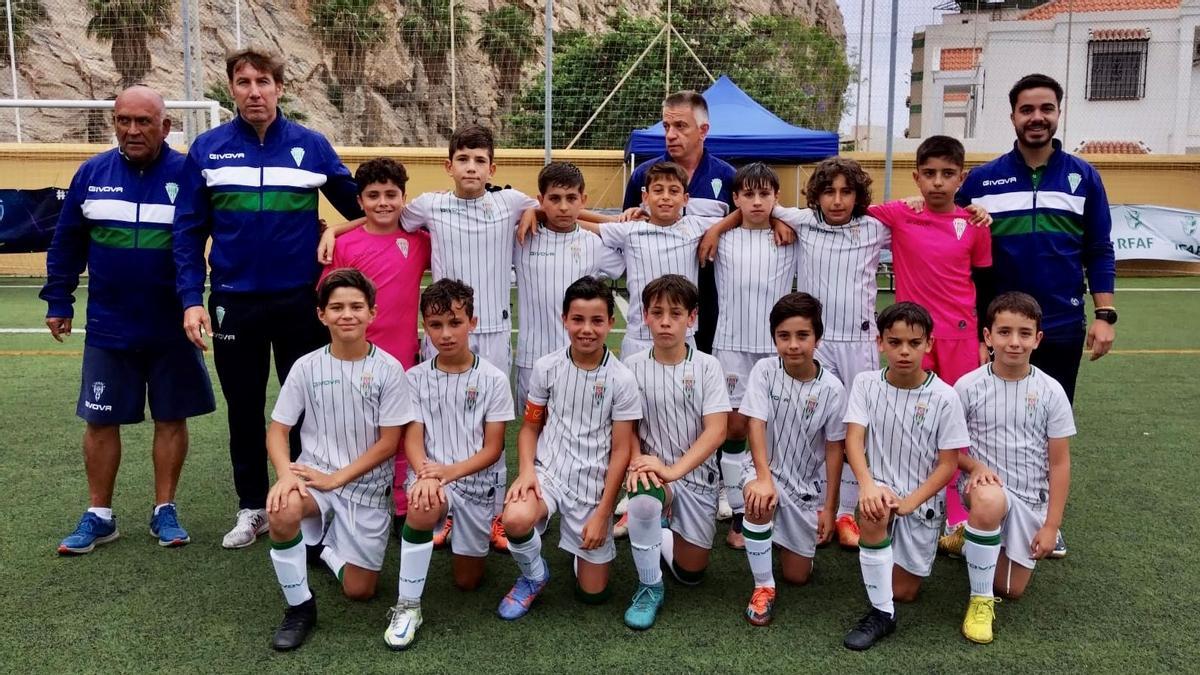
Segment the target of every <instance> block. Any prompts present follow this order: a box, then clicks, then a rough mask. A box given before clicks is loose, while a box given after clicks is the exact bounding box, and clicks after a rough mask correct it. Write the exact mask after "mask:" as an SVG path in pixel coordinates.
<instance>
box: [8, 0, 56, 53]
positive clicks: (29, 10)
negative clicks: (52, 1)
mask: <svg viewBox="0 0 1200 675" xmlns="http://www.w3.org/2000/svg"><path fill="white" fill-rule="evenodd" d="M12 10H13V15H12V32H13V35H12V38H13V47H15V48H16V50H17V51H18V52H19V51H21V50H22V49H24V48H25V45H26V44H27V43H28V42H29V30H30V29H31V28H33V27H34V25H36V24H39V23H41V22H43V21H45V20H46V19H48V18H50V15H49V14H48V13H47V12H46V6H45V5H43V4H42V0H12ZM0 28H3V29H4V31H5V32H7V31H8V7H7V6H6V5H3V4H0ZM0 59H3V60H4V61H6V62H7V61H8V36H7V35H5V36H4V37H3V38H0Z"/></svg>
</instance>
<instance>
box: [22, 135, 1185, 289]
mask: <svg viewBox="0 0 1200 675" xmlns="http://www.w3.org/2000/svg"><path fill="white" fill-rule="evenodd" d="M1009 130H1010V131H1009V133H1010V136H1009V138H1010V140H1009V141H1008V142H1009V143H1011V127H1009ZM105 149H107V148H106V147H105V146H95V145H21V144H0V188H42V187H53V186H58V187H66V186H68V185H69V184H70V182H71V176H72V175H74V173H75V170H76V169H77V168H78V167H79V164H80V163H81V162H83V161H84V160H86V159H87V158H88V157H91V156H92V155H94V154H96V153H98V152H102V151H103V150H105ZM338 152H339V154H340V155H341V157H342V159H343V160H344V161H345V162H346V164H347V165H348V166H350V168H351V170H353V169H354V168H355V167H356V166H357V165H358V164H359V163H361V162H363V161H365V160H367V159H371V158H373V157H379V156H389V157H393V158H395V159H398V160H400V161H401V162H404V165H405V167H406V168H407V169H408V173H409V185H408V193H409V195H410V196H415V195H418V194H421V193H422V192H426V191H429V190H445V189H449V188H450V187H451V182H450V179H449V177H448V176H446V174H445V171H444V169H443V161H444V159H445V151H443V150H441V149H425V148H338ZM847 156H848V157H851V158H853V159H856V160H858V161H859V162H861V163H862V164H863V166H864V167H865V168H866V169H867V171H868V172H869V173H870V174H871V177H872V179H873V180H874V189H873V193H874V198H875V199H876V200H877V201H879V200H882V199H883V183H884V179H883V169H884V155H883V153H879V152H873V153H849V154H848V155H847ZM994 156H995V155H994V154H977V153H972V154H969V155H968V156H967V163H968V165H969V166H975V165H978V164H982V163H983V162H986V161H988V160H990V159H992V158H993V157H994ZM555 159H561V160H564V161H571V162H574V163H576V164H577V165H578V166H579V167H580V168H581V169H582V170H583V173H584V177H585V179H586V180H587V190H588V194H589V199H590V204H591V205H592V206H596V207H619V206H620V205H621V199H622V196H623V194H624V186H625V180H626V176H627V172H628V165H627V164H624V163H623V162H622V154H621V152H620V151H617V150H578V151H570V152H565V151H564V152H559V153H556V154H555ZM1088 159H1089V161H1091V162H1092V163H1093V164H1095V165H1096V167H1097V168H1098V169H1099V170H1100V174H1101V176H1102V177H1103V179H1104V184H1105V186H1106V187H1107V188H1108V195H1109V200H1110V201H1112V202H1113V203H1130V204H1158V205H1161V206H1173V207H1177V208H1183V209H1191V210H1196V211H1200V189H1197V188H1198V187H1200V156H1197V155H1186V156H1185V155H1177V156H1171V155H1142V156H1126V155H1092V156H1089V157H1088ZM496 164H497V166H498V169H497V172H496V177H495V179H494V180H493V182H494V183H497V184H510V185H512V186H513V187H515V188H518V189H521V190H524V191H526V192H528V193H530V194H536V192H537V172H538V171H539V170H540V169H541V167H542V151H541V150H499V151H497V153H496ZM914 168H915V166H914V161H913V154H912V153H911V152H900V151H897V155H896V161H895V166H894V168H893V174H892V175H893V183H892V185H893V192H892V196H893V197H894V198H899V197H905V196H909V195H914V194H916V193H917V190H916V186H915V184H914V183H913V180H912V171H913V169H914ZM776 169H777V170H778V171H779V173H780V180H781V183H782V190H781V191H780V202H781V203H783V204H786V205H799V204H800V203H801V198H800V196H799V195H800V194H801V192H802V188H803V185H804V183H805V182H806V181H807V180H808V177H809V176H810V175H811V173H812V166H811V165H804V166H798V167H797V166H779V167H776ZM321 208H322V216H323V217H325V218H326V219H327V220H329V221H331V222H333V221H336V220H338V219H339V216H338V214H337V213H336V212H335V211H334V210H333V209H332V208H331V207H330V206H329V205H328V203H326V202H325V201H324V198H322V204H321ZM44 273H45V262H44V256H43V255H41V254H30V255H19V254H16V255H0V274H30V275H40V274H44Z"/></svg>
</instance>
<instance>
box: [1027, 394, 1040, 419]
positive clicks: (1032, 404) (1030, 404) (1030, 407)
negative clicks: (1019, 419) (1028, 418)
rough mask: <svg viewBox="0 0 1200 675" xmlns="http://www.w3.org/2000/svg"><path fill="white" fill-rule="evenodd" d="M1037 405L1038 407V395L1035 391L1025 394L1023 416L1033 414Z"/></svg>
mask: <svg viewBox="0 0 1200 675" xmlns="http://www.w3.org/2000/svg"><path fill="white" fill-rule="evenodd" d="M1037 405H1038V393H1037V392H1036V391H1031V392H1029V393H1028V394H1025V414H1026V415H1032V414H1033V413H1035V412H1037Z"/></svg>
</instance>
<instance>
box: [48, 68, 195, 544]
mask: <svg viewBox="0 0 1200 675" xmlns="http://www.w3.org/2000/svg"><path fill="white" fill-rule="evenodd" d="M113 122H114V127H115V131H116V136H117V144H118V147H117V148H115V149H113V150H109V151H108V152H103V153H101V154H99V155H97V156H95V157H93V158H91V159H89V160H88V161H86V162H84V163H83V165H82V166H80V167H79V170H78V171H77V172H76V173H75V177H74V178H73V179H72V180H71V187H70V189H69V190H67V192H66V196H65V198H64V199H63V207H62V212H61V214H60V215H59V219H58V224H57V226H56V228H55V230H54V240H53V242H52V243H51V245H50V250H49V252H48V254H47V256H46V285H45V287H44V288H43V289H42V292H41V298H42V299H43V300H45V301H46V304H47V305H48V309H47V312H46V325H47V326H48V327H49V329H50V334H51V336H53V337H54V339H56V340H58V341H59V342H62V340H63V336H66V335H70V333H71V322H72V320H73V318H74V302H75V296H74V293H75V289H76V288H77V287H78V285H79V275H80V274H81V273H82V272H83V270H84V267H85V266H86V267H87V270H88V304H87V336H86V337H85V338H84V348H83V377H82V382H81V383H80V388H79V402H78V404H77V406H76V414H78V415H79V416H80V417H81V418H83V420H84V421H85V422H86V423H87V428H86V430H85V431H84V434H83V455H84V466H85V469H86V471H87V479H88V491H89V492H90V494H91V502H90V505H89V508H88V510H87V511H86V512H85V513H84V514H83V517H82V518H80V520H79V524H78V526H77V527H76V528H75V531H74V532H72V533H71V534H70V535H69V536H67V538H65V539H63V541H62V543H60V544H59V546H58V552H59V553H60V554H63V555H71V554H75V555H78V554H83V553H89V552H91V551H92V550H93V549H94V548H95V547H96V546H98V545H101V544H106V543H108V542H110V541H113V540H114V539H116V538H117V536H118V533H117V520H116V518H115V517H114V516H113V513H112V496H113V487H114V485H115V483H116V478H117V469H118V468H119V466H120V462H121V425H122V424H136V423H138V422H141V421H142V420H143V419H144V418H145V408H146V403H147V398H148V399H149V404H150V415H151V417H152V418H153V419H154V450H153V457H154V493H155V502H154V503H155V507H154V512H153V514H152V515H151V517H150V531H151V533H152V534H153V535H154V536H155V537H157V538H158V543H159V544H160V545H162V546H182V545H183V544H186V543H188V542H189V541H190V540H191V539H190V537H189V536H188V533H187V530H185V529H184V528H183V527H181V526H180V524H179V520H178V518H177V515H176V511H175V488H176V486H177V485H178V482H179V474H180V471H181V470H182V469H183V461H184V457H185V456H186V455H187V449H188V430H187V418H189V417H193V416H196V415H203V414H205V413H210V412H212V411H213V410H214V409H216V403H215V401H214V400H213V391H212V383H211V382H210V381H209V378H208V369H207V367H206V366H205V365H204V359H203V358H202V357H201V354H200V350H199V349H197V348H196V347H195V346H194V345H192V344H191V343H190V342H188V340H187V337H186V336H185V335H184V332H183V329H182V327H181V326H180V323H181V321H182V316H183V312H182V310H181V308H180V306H179V300H178V298H177V297H176V295H175V262H174V260H173V259H172V256H171V220H172V217H173V215H174V211H175V203H176V200H177V199H178V197H179V182H178V181H179V178H178V176H179V171H180V169H181V168H182V166H183V155H181V154H179V153H178V152H176V151H174V150H172V149H171V148H170V147H168V146H167V144H166V143H165V142H164V139H165V138H166V136H167V133H168V132H169V131H170V130H171V120H170V119H168V118H167V117H166V115H165V113H164V110H163V99H162V96H160V95H159V94H158V92H156V91H154V90H153V89H150V88H149V87H143V86H135V87H130V88H128V89H126V90H125V91H123V92H121V95H120V96H118V97H117V100H116V102H115V104H114V108H113Z"/></svg>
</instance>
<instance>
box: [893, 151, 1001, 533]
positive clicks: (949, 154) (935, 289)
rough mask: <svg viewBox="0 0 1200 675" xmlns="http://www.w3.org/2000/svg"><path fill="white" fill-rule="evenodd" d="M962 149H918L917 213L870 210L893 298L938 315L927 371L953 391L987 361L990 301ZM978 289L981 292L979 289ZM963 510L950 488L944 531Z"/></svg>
mask: <svg viewBox="0 0 1200 675" xmlns="http://www.w3.org/2000/svg"><path fill="white" fill-rule="evenodd" d="M964 161H965V151H964V150H963V145H962V143H960V142H959V141H958V140H956V139H954V138H950V137H949V136H930V137H929V138H926V139H925V140H924V141H922V143H921V145H920V146H919V147H918V148H917V168H916V170H915V171H913V180H915V181H916V183H917V187H918V188H920V190H921V197H922V199H924V201H925V208H924V210H923V211H922V212H920V213H918V212H915V211H914V210H913V209H911V208H909V206H908V205H907V204H906V203H905V202H903V201H894V202H890V203H888V204H882V205H878V206H873V207H871V209H870V213H871V215H872V216H875V217H876V218H878V219H879V220H880V221H882V222H883V224H884V225H887V226H888V227H889V228H890V229H891V230H892V257H893V258H894V259H895V261H896V300H897V301H898V302H904V301H912V302H915V303H917V304H919V305H921V306H922V307H925V308H927V309H928V310H929V313H930V315H931V316H932V317H933V325H934V333H933V335H932V337H933V338H935V339H936V340H937V345H936V346H934V347H933V348H932V349H930V351H929V352H928V354H926V356H925V360H924V363H923V364H922V367H923V368H925V369H926V370H932V371H933V372H935V373H937V375H938V377H940V378H941V379H942V380H943V381H945V382H946V383H947V384H949V385H951V386H953V385H954V383H955V382H957V381H958V378H960V377H962V376H963V375H965V374H967V373H969V372H971V371H972V370H974V369H976V368H978V367H979V365H980V364H981V363H986V362H987V351H986V350H984V349H982V348H981V347H980V342H979V333H978V331H979V320H978V317H979V316H980V315H982V314H983V310H982V309H980V308H979V306H980V305H981V306H982V307H983V308H986V307H987V303H988V301H989V300H990V299H991V281H990V279H991V267H992V241H991V234H990V230H988V228H986V227H977V226H975V225H972V224H971V222H970V221H971V218H972V216H971V214H970V213H968V212H967V211H965V210H963V209H962V208H961V207H959V206H957V205H956V204H955V203H954V195H955V194H956V193H957V192H958V188H959V186H960V185H962V181H963V178H964V176H965V174H964V172H963V162H964ZM977 286H978V288H977ZM966 519H967V512H966V509H964V508H963V506H962V501H961V500H960V499H959V496H958V488H957V485H956V484H955V483H951V484H950V486H949V488H947V490H946V525H947V527H948V529H953V528H954V527H957V526H958V525H959V524H960V523H962V522H963V521H965V520H966Z"/></svg>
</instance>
